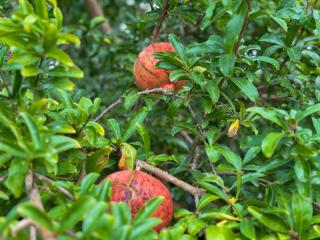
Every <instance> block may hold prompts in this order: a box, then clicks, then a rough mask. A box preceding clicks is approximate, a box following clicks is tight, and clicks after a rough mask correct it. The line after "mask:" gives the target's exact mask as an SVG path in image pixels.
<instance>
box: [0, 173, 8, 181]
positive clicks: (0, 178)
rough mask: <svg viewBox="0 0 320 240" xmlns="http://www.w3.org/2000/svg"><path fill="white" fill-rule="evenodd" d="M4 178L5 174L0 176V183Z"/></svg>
mask: <svg viewBox="0 0 320 240" xmlns="http://www.w3.org/2000/svg"><path fill="white" fill-rule="evenodd" d="M6 178H7V174H4V175H2V176H0V182H3V181H4V180H6Z"/></svg>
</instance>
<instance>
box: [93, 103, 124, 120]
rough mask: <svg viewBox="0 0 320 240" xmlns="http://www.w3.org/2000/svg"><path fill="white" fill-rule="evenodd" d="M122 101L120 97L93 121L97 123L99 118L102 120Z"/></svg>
mask: <svg viewBox="0 0 320 240" xmlns="http://www.w3.org/2000/svg"><path fill="white" fill-rule="evenodd" d="M122 101H123V99H122V97H120V98H119V99H118V100H117V101H115V102H114V103H112V104H111V105H110V106H109V107H107V108H106V109H104V110H103V111H102V112H101V113H100V114H99V115H98V117H96V118H95V119H94V121H95V122H97V121H99V120H100V118H102V117H103V116H104V115H105V114H106V113H107V112H109V111H110V110H111V109H112V108H114V107H115V106H117V105H119V104H120V103H122Z"/></svg>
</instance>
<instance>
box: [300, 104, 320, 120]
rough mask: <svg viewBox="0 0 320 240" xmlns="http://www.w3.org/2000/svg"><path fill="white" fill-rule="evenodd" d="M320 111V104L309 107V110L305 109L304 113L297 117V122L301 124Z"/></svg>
mask: <svg viewBox="0 0 320 240" xmlns="http://www.w3.org/2000/svg"><path fill="white" fill-rule="evenodd" d="M319 111H320V103H318V104H315V105H313V106H310V107H308V108H307V109H305V110H304V111H302V112H298V113H297V115H296V121H297V122H300V121H301V120H303V119H305V118H306V117H308V116H310V115H312V114H314V113H316V112H319Z"/></svg>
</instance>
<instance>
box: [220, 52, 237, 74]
mask: <svg viewBox="0 0 320 240" xmlns="http://www.w3.org/2000/svg"><path fill="white" fill-rule="evenodd" d="M235 62H236V58H235V56H234V55H233V54H223V55H222V56H220V58H219V68H220V71H221V72H222V74H223V75H224V76H226V77H231V76H232V74H233V69H234V64H235Z"/></svg>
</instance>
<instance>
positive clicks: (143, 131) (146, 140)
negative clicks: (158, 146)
mask: <svg viewBox="0 0 320 240" xmlns="http://www.w3.org/2000/svg"><path fill="white" fill-rule="evenodd" d="M136 129H137V132H138V134H139V135H140V137H141V138H142V141H143V145H144V150H145V152H146V153H147V154H149V152H150V137H149V132H148V129H147V128H146V127H145V126H144V125H143V124H142V123H136Z"/></svg>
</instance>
